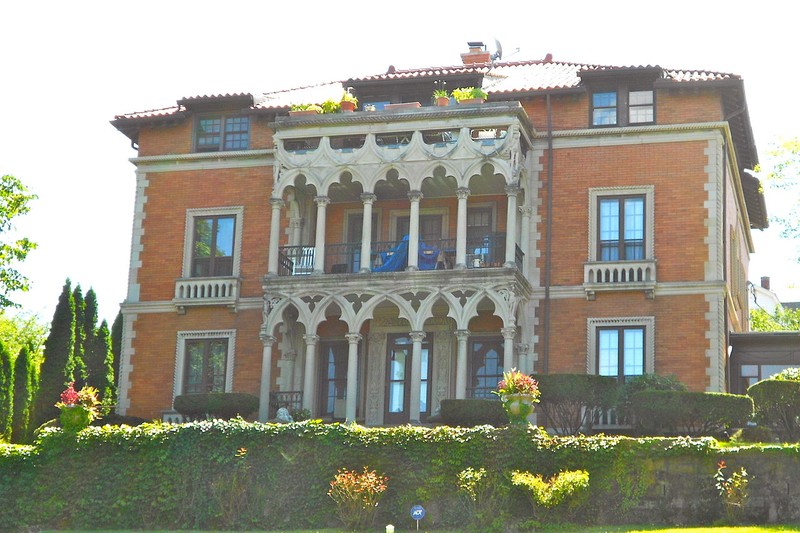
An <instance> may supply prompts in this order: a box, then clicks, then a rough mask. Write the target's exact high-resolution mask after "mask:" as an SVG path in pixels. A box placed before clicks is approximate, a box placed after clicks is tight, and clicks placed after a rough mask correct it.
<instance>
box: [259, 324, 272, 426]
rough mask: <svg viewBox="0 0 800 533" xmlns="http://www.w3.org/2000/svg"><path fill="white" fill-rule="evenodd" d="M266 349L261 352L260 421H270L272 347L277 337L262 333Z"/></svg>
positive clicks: (261, 336)
mask: <svg viewBox="0 0 800 533" xmlns="http://www.w3.org/2000/svg"><path fill="white" fill-rule="evenodd" d="M259 337H260V338H261V343H262V344H263V345H264V348H263V349H262V351H261V387H260V388H259V400H258V421H259V422H266V421H267V420H269V395H270V393H271V392H272V390H271V389H272V345H273V344H275V337H273V336H272V335H267V334H265V333H263V332H262V333H261V335H259Z"/></svg>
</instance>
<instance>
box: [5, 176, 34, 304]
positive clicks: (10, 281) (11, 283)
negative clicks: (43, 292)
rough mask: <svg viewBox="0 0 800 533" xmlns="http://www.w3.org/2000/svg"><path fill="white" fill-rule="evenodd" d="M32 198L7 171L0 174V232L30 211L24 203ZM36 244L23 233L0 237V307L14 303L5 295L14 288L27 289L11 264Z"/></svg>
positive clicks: (12, 227)
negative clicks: (23, 235) (22, 234)
mask: <svg viewBox="0 0 800 533" xmlns="http://www.w3.org/2000/svg"><path fill="white" fill-rule="evenodd" d="M35 199H36V195H35V194H29V193H28V188H27V187H25V185H24V184H23V183H22V182H21V181H20V180H18V179H17V178H15V177H14V176H10V175H8V174H6V175H3V176H2V178H0V234H6V235H8V234H10V233H11V230H13V229H14V224H13V222H12V221H13V220H14V219H15V218H17V217H19V216H22V215H24V214H26V213H27V212H28V211H30V206H29V205H28V204H29V203H30V202H31V201H32V200H35ZM35 248H36V243H34V242H32V241H30V240H29V239H28V238H26V237H23V238H20V239H16V240H12V241H9V242H3V241H0V308H5V307H17V304H15V303H14V302H13V301H11V300H10V299H9V298H8V294H9V293H11V292H14V291H27V290H28V288H29V282H28V279H27V278H26V277H25V276H23V275H22V274H21V273H20V272H19V271H17V270H16V269H15V268H13V266H12V265H14V263H16V262H18V261H24V260H25V258H26V257H27V256H28V252H30V251H31V250H34V249H35Z"/></svg>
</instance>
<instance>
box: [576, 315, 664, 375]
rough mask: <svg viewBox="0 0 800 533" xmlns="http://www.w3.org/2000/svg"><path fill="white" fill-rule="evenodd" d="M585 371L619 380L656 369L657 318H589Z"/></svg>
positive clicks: (649, 372) (652, 371)
mask: <svg viewBox="0 0 800 533" xmlns="http://www.w3.org/2000/svg"><path fill="white" fill-rule="evenodd" d="M586 336H587V350H586V354H587V356H586V358H587V359H586V371H587V373H589V374H597V375H600V376H611V377H615V378H617V379H618V380H619V381H620V382H625V381H628V380H630V379H631V378H632V377H635V376H640V375H642V374H652V373H654V372H655V338H654V336H655V318H654V317H617V318H590V319H588V322H587V335H586Z"/></svg>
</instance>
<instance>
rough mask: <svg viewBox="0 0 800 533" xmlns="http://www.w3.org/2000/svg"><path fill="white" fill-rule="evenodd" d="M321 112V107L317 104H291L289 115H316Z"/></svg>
mask: <svg viewBox="0 0 800 533" xmlns="http://www.w3.org/2000/svg"><path fill="white" fill-rule="evenodd" d="M319 113H322V108H321V107H320V106H318V105H317V104H292V107H291V109H290V110H289V116H291V117H296V116H298V115H316V114H319Z"/></svg>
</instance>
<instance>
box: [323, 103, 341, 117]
mask: <svg viewBox="0 0 800 533" xmlns="http://www.w3.org/2000/svg"><path fill="white" fill-rule="evenodd" d="M320 107H322V112H323V113H325V114H328V113H338V112H339V111H341V110H342V102H341V101H339V102H337V101H335V100H325V101H324V102H322V103H321V104H320Z"/></svg>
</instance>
